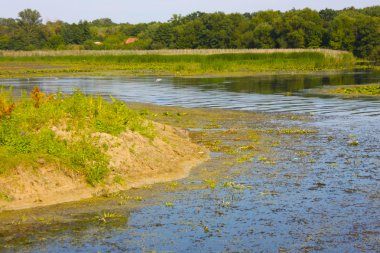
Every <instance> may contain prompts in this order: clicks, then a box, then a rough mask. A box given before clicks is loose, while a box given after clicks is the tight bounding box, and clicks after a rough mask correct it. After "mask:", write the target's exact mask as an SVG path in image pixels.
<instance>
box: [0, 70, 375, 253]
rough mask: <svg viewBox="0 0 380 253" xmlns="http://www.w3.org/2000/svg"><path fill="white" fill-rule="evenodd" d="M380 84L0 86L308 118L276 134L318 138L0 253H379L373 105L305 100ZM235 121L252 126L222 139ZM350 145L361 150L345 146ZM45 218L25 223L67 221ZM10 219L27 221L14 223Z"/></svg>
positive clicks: (22, 233) (309, 79)
mask: <svg viewBox="0 0 380 253" xmlns="http://www.w3.org/2000/svg"><path fill="white" fill-rule="evenodd" d="M379 82H380V73H378V72H358V71H356V72H355V71H354V72H346V73H318V74H308V75H268V76H255V77H223V78H174V77H173V78H172V77H170V78H162V77H160V78H156V77H143V78H132V77H88V78H59V79H56V78H39V79H30V80H20V79H18V80H3V81H2V83H3V85H5V86H7V85H12V86H13V87H14V89H15V90H17V89H19V88H21V89H31V88H32V87H33V86H34V85H38V86H40V87H41V88H42V90H43V91H52V92H55V91H57V89H61V90H62V91H65V92H71V91H72V90H73V88H75V87H79V88H81V89H82V90H84V91H85V92H86V93H93V94H101V95H112V96H115V97H118V98H120V99H122V100H124V101H127V102H128V101H134V102H143V103H153V104H158V105H166V106H183V107H203V108H223V109H232V110H246V111H259V112H264V113H268V114H272V113H273V112H274V113H275V114H276V115H280V116H281V115H282V114H287V113H297V114H301V115H302V114H306V115H311V116H310V117H311V120H307V121H297V120H284V119H282V118H281V117H280V118H281V120H274V121H273V122H271V124H274V126H275V127H286V128H302V129H316V130H317V133H316V134H311V135H285V136H282V137H281V138H279V139H278V141H279V142H280V144H279V145H278V146H276V145H274V142H273V143H272V144H271V145H272V146H273V147H274V148H273V152H271V153H269V154H267V157H255V158H253V159H252V160H251V161H248V162H245V163H241V164H240V163H239V164H231V165H229V164H228V159H229V158H226V160H227V161H226V160H223V157H221V156H223V154H220V153H218V152H215V153H212V154H211V155H212V157H219V158H220V160H218V159H212V160H211V161H209V162H207V163H206V164H205V165H204V166H202V168H201V169H199V171H193V173H192V174H191V175H190V177H189V178H186V179H183V180H180V181H178V182H177V183H178V184H179V186H178V188H176V189H175V190H168V189H172V188H171V187H173V185H171V184H159V185H155V186H153V187H152V188H151V189H139V190H136V192H134V194H136V195H139V194H141V195H144V196H145V195H146V194H147V195H148V197H146V198H144V201H143V202H142V203H139V204H137V205H136V206H134V207H133V208H131V207H130V206H123V205H122V206H120V205H117V204H115V203H114V202H115V201H113V200H112V198H110V199H107V200H103V201H98V202H97V203H96V204H94V203H93V204H91V205H93V206H94V210H96V211H94V210H88V209H87V210H88V211H87V212H86V211H84V213H81V212H80V211H77V212H79V214H78V217H79V218H77V219H73V221H70V222H56V223H54V222H52V225H44V226H41V225H40V226H38V229H37V231H36V230H33V229H32V228H30V229H25V230H19V231H18V232H17V231H16V232H9V233H10V234H6V233H3V234H0V251H4V252H41V251H45V252H339V253H340V252H380V241H379V238H380V219H379V217H380V134H379V133H380V99H379V98H371V99H367V98H358V99H342V98H337V97H332V96H329V97H327V96H310V95H309V92H308V90H309V89H311V88H317V87H322V86H327V85H345V84H367V83H379ZM229 120H230V121H229ZM240 120H241V121H242V122H245V124H247V127H251V126H252V125H254V124H256V123H253V122H254V121H255V119H254V117H252V118H250V117H249V116H246V118H241V119H239V118H237V119H226V123H225V124H226V125H222V126H221V127H222V128H226V129H228V128H229V127H230V126H232V125H234V124H236V121H240ZM257 127H259V128H263V129H265V128H268V125H259V126H257ZM271 127H273V125H271ZM353 141H357V143H358V145H352V143H353ZM267 160H268V161H271V160H275V161H276V163H270V162H267ZM226 164H227V165H226ZM221 168H223V169H221ZM219 170H220V172H218V171H219ZM222 170H223V172H221V171H222ZM211 173H213V174H211ZM210 175H218V176H212V177H211V176H210ZM211 178H215V179H216V180H217V182H218V183H217V186H216V187H215V188H207V187H199V186H200V185H202V184H204V183H203V180H205V179H211ZM149 192H155V193H154V194H153V193H149ZM159 192H164V193H162V194H160V193H159ZM149 194H151V197H149ZM168 203H172V204H173V205H172V206H171V205H169V204H168ZM82 205H83V206H87V205H89V204H88V203H84V204H82ZM83 206H82V207H81V208H83V210H86V208H84V207H83ZM79 209H80V208H79ZM51 210H52V211H49V208H47V209H46V208H45V209H37V210H35V211H30V212H31V213H33V215H37V214H36V213H39V212H40V213H41V215H42V214H43V213H49V212H50V213H54V214H55V215H57V216H59V217H67V216H70V217H71V215H72V214H71V212H72V211H70V210H74V209H73V208H72V207H70V206H66V211H65V206H64V205H63V207H61V209H60V208H55V207H52V208H51ZM57 210H58V211H57ZM75 210H76V209H75ZM99 210H104V211H106V212H115V213H121V214H123V217H124V219H115V222H114V223H112V222H111V223H106V224H103V223H99V221H98V220H95V221H94V220H93V219H92V218H93V217H94V215H96V214H99ZM17 215H18V216H20V217H22V215H29V216H31V215H32V214H30V213H28V212H26V211H25V213H23V211H21V212H18V213H17ZM89 217H92V218H89ZM11 233H16V235H12V234H11ZM2 245H3V246H2Z"/></svg>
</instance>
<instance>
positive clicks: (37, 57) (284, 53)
mask: <svg viewBox="0 0 380 253" xmlns="http://www.w3.org/2000/svg"><path fill="white" fill-rule="evenodd" d="M0 54H1V55H2V56H1V57H0V77H18V76H49V75H84V74H86V75H177V76H191V75H250V74H256V73H262V72H287V71H289V72H290V71H291V72H294V71H299V72H301V71H315V70H317V71H318V70H337V69H344V68H351V67H353V66H354V64H355V57H354V56H353V55H352V54H351V53H348V52H344V51H334V50H327V49H244V50H235V49H217V50H214V49H212V50H211V49H202V50H155V51H112V50H111V51H1V52H0Z"/></svg>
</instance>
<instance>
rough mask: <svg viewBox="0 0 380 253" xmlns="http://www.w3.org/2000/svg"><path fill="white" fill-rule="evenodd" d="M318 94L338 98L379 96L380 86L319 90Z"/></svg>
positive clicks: (370, 85) (350, 86) (349, 86)
mask: <svg viewBox="0 0 380 253" xmlns="http://www.w3.org/2000/svg"><path fill="white" fill-rule="evenodd" d="M319 92H321V93H324V94H331V95H338V96H353V97H354V96H380V84H367V85H346V86H340V87H337V88H333V89H321V90H319Z"/></svg>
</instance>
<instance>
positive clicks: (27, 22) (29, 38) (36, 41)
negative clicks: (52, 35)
mask: <svg viewBox="0 0 380 253" xmlns="http://www.w3.org/2000/svg"><path fill="white" fill-rule="evenodd" d="M18 16H19V18H18V19H17V23H18V26H19V33H18V36H17V37H18V39H19V40H20V41H21V42H22V44H23V47H24V48H25V49H33V48H36V47H41V45H42V44H44V41H45V38H44V35H43V33H42V29H41V25H42V19H41V15H40V13H39V12H38V11H36V10H32V9H25V10H23V11H20V12H19V13H18Z"/></svg>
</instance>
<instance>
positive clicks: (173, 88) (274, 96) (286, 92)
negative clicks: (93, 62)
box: [1, 71, 380, 116]
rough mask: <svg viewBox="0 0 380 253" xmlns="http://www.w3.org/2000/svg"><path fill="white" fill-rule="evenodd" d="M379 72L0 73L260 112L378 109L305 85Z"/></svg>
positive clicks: (67, 88) (171, 102)
mask: <svg viewBox="0 0 380 253" xmlns="http://www.w3.org/2000/svg"><path fill="white" fill-rule="evenodd" d="M379 80H380V72H372V71H353V72H344V73H340V72H338V73H335V72H334V73H317V74H307V75H306V74H304V75H295V74H294V75H292V74H282V75H262V76H253V77H223V78H176V77H168V78H156V77H88V78H34V79H3V80H2V81H1V84H2V85H4V86H13V87H14V89H15V90H17V89H24V90H31V89H32V88H33V86H39V87H41V88H42V89H43V90H44V91H47V92H57V90H61V91H63V92H72V91H73V89H74V88H76V87H79V88H80V89H82V90H83V91H85V92H86V93H91V94H100V95H112V96H114V97H117V98H119V99H121V100H123V101H134V102H142V103H152V104H157V105H164V106H183V107H202V108H224V109H233V110H248V111H262V112H290V113H316V114H336V113H340V114H342V115H343V114H351V113H356V114H365V115H369V116H371V115H379V113H380V112H379V110H378V108H379V104H380V102H379V100H378V99H360V100H356V101H355V102H353V101H350V102H348V101H346V100H343V99H336V98H332V97H329V96H312V97H310V94H309V93H308V92H307V91H308V90H309V89H311V88H317V87H323V86H325V85H327V86H331V85H347V84H368V83H378V82H379Z"/></svg>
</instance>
